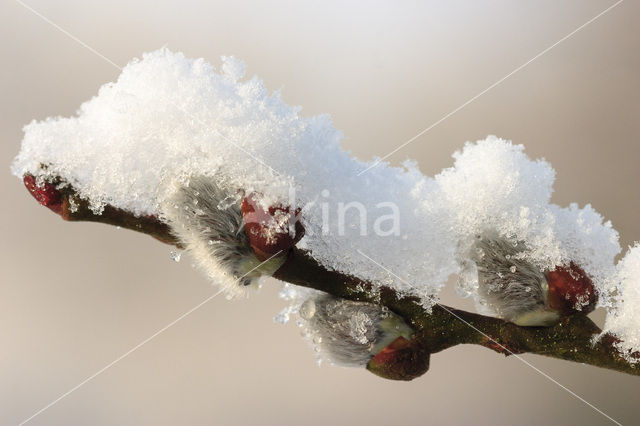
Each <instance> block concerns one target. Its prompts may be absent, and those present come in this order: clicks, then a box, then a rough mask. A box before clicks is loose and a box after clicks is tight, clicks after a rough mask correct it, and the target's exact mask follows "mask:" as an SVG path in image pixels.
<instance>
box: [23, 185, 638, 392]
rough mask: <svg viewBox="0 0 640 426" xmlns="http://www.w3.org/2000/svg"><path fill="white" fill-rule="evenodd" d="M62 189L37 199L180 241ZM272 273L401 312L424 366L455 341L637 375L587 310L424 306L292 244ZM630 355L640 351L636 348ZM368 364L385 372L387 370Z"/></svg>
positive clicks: (77, 217)
mask: <svg viewBox="0 0 640 426" xmlns="http://www.w3.org/2000/svg"><path fill="white" fill-rule="evenodd" d="M25 183H26V180H25ZM27 188H29V185H28V184H27ZM30 190H31V189H30ZM59 191H60V193H61V195H62V199H61V200H58V201H57V202H59V205H58V204H56V208H53V207H52V206H51V205H47V204H45V203H44V202H43V201H42V200H41V199H38V201H40V202H41V204H45V205H47V206H48V207H49V208H50V209H52V210H53V211H55V212H56V213H58V214H59V215H60V216H61V217H62V218H63V219H64V220H67V221H90V222H99V223H106V224H109V225H115V226H120V227H122V228H127V229H131V230H134V231H137V232H142V233H144V234H148V235H151V236H152V237H154V238H156V239H158V240H160V241H162V242H165V243H167V244H172V245H175V246H177V247H180V245H179V242H178V240H177V238H176V237H174V236H173V235H172V234H171V231H170V228H169V227H168V226H167V225H166V224H165V223H163V222H162V221H160V220H159V219H158V218H157V217H154V216H135V215H133V214H132V213H130V212H127V211H125V210H122V209H118V208H115V207H112V206H106V207H105V208H104V211H103V212H102V213H101V214H96V213H94V212H93V211H92V210H91V209H90V208H89V205H88V203H87V202H86V201H84V200H81V199H79V198H78V197H77V195H76V194H75V192H74V191H73V188H71V187H69V186H67V187H65V188H63V189H61V190H59ZM32 193H33V191H32ZM34 196H36V195H35V194H34ZM36 198H38V197H37V196H36ZM274 277H275V278H277V279H279V280H282V281H285V282H288V283H291V284H295V285H299V286H303V287H308V288H313V289H316V290H320V291H323V292H326V293H329V294H331V295H333V296H336V297H340V298H344V299H348V300H353V301H363V302H370V303H375V304H378V305H381V306H385V307H387V308H389V309H390V310H392V311H393V312H395V313H396V314H398V315H400V316H402V317H403V318H404V319H405V321H406V322H407V323H408V324H410V325H411V326H412V327H413V329H414V330H415V335H414V337H413V341H414V342H415V343H416V344H418V345H419V347H420V348H422V349H421V350H420V351H418V352H417V355H416V354H415V353H414V354H413V357H414V358H413V359H412V362H422V363H424V365H425V366H426V367H425V369H424V370H425V371H426V368H428V362H429V357H430V354H432V353H436V352H440V351H442V350H445V349H447V348H450V347H452V346H456V345H460V344H475V345H480V346H483V347H486V348H489V349H491V350H493V351H495V352H498V353H501V354H504V355H512V354H521V353H533V354H538V355H544V356H548V357H552V358H557V359H563V360H567V361H574V362H580V363H584V364H589V365H593V366H597V367H602V368H608V369H611V370H615V371H619V372H623V373H627V374H633V375H640V364H634V363H630V362H628V361H627V359H625V358H624V357H623V356H622V355H621V354H620V353H619V351H618V350H617V349H616V347H615V344H616V343H617V342H618V341H617V339H616V338H614V337H613V336H610V335H605V336H603V337H601V338H600V339H597V340H596V341H594V337H596V336H598V335H599V334H600V333H601V330H600V329H599V328H598V327H597V326H596V325H595V324H594V323H593V321H591V320H590V319H589V318H588V317H587V316H586V315H584V314H580V313H577V314H574V315H572V316H570V317H568V318H565V319H564V320H563V321H561V322H560V323H558V324H557V325H555V326H553V327H520V326H517V325H515V324H512V323H510V322H507V321H503V320H501V319H498V318H493V317H487V316H484V315H479V314H475V313H471V312H466V311H461V310H458V309H454V308H449V307H447V306H443V305H439V304H436V305H435V306H434V307H433V308H432V309H431V310H430V311H428V310H426V309H425V308H424V307H422V306H421V305H420V303H419V299H418V298H416V297H411V296H402V295H399V294H398V293H397V292H396V291H394V290H393V289H390V288H388V287H382V288H379V289H378V288H375V287H374V286H373V285H372V284H371V283H369V282H366V281H364V280H361V279H359V278H357V277H354V276H351V275H347V274H342V273H340V272H336V271H331V270H328V269H327V268H325V267H324V266H322V265H320V264H319V263H318V262H317V261H316V260H315V259H314V258H313V257H311V256H310V255H309V254H308V253H306V252H305V251H303V250H300V249H297V248H295V247H294V248H293V249H292V250H291V251H290V253H289V254H288V258H287V261H286V262H285V263H284V265H282V266H281V267H280V269H278V271H276V273H275V274H274ZM634 355H635V356H638V357H639V358H640V354H637V353H636V354H634ZM369 367H371V365H370V366H369ZM370 369H371V370H372V371H373V372H374V373H376V374H381V375H383V376H385V372H384V371H382V372H381V371H376V370H375V369H372V368H370ZM393 378H396V379H398V378H399V379H405V380H406V379H411V378H413V377H402V375H400V376H397V375H396V376H394V377H393Z"/></svg>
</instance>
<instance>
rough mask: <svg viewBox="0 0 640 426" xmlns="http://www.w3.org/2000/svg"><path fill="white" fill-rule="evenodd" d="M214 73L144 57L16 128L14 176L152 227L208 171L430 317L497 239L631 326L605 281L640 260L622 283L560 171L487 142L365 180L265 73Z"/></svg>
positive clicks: (606, 236) (306, 244) (598, 224)
mask: <svg viewBox="0 0 640 426" xmlns="http://www.w3.org/2000/svg"><path fill="white" fill-rule="evenodd" d="M220 69H221V71H217V70H216V68H215V67H214V66H213V65H211V64H209V63H208V62H206V61H205V60H204V59H195V60H194V59H188V58H185V57H184V56H183V55H182V54H181V53H173V52H171V51H169V50H167V49H160V50H157V51H155V52H151V53H147V54H144V55H143V56H142V59H140V60H133V61H131V62H130V63H129V64H128V65H127V66H126V67H125V68H124V70H123V72H122V74H121V75H120V76H119V78H118V79H117V81H116V82H114V83H107V84H105V85H104V86H102V87H101V88H100V90H99V93H98V95H97V96H95V97H93V98H92V99H90V100H89V101H87V102H85V103H83V104H82V105H81V106H80V108H79V110H78V112H77V115H76V116H74V117H70V118H63V117H54V118H47V119H45V120H43V121H33V122H31V123H30V124H28V125H27V126H25V128H24V132H25V135H24V140H23V142H22V148H21V151H20V153H19V155H18V156H17V157H16V159H15V161H14V163H13V166H12V171H13V173H14V174H15V175H17V176H19V177H22V176H23V175H24V174H25V173H31V174H33V175H36V176H38V177H39V178H41V179H42V178H44V179H47V178H50V177H54V176H55V177H61V178H62V179H63V180H64V181H65V182H66V183H68V184H71V185H73V186H74V187H75V188H76V189H77V190H78V192H79V195H80V196H81V197H83V198H86V199H87V200H89V202H90V205H91V207H92V208H93V209H94V210H95V211H96V212H100V211H101V209H102V208H103V207H104V206H105V205H106V204H110V205H113V206H115V207H118V208H122V209H125V210H128V211H131V212H133V213H134V214H136V215H148V214H151V215H157V216H159V217H160V218H163V217H164V214H163V211H162V206H163V202H164V201H165V200H167V199H169V198H170V197H171V195H172V193H173V192H172V191H175V188H176V187H180V185H181V183H184V182H187V181H188V180H189V178H190V177H193V176H204V177H213V176H215V177H216V179H217V182H216V183H217V185H219V186H220V187H222V188H223V189H224V190H226V191H228V192H229V193H231V194H240V192H239V190H242V191H244V192H245V193H254V194H258V199H259V202H260V203H261V204H262V205H263V206H264V207H268V206H271V205H277V204H282V205H289V206H292V207H295V208H300V209H302V220H303V225H304V227H305V231H306V233H305V237H304V238H303V239H302V240H301V241H300V242H299V243H298V245H299V247H302V248H304V249H306V250H309V251H310V253H311V254H312V255H313V256H314V257H315V258H316V259H317V260H318V261H319V262H320V263H321V264H323V265H325V266H326V267H327V268H329V269H335V270H337V271H341V272H344V273H347V274H352V275H356V276H359V277H360V278H363V279H365V280H369V281H371V282H372V283H373V284H374V285H376V286H383V285H385V286H390V287H392V288H395V289H397V290H398V291H399V292H401V293H407V294H412V295H417V296H419V297H420V298H422V300H423V305H424V306H425V307H426V308H429V307H431V306H432V305H433V304H434V303H436V301H437V295H438V293H439V291H440V289H441V288H442V287H443V286H444V284H445V283H446V281H447V279H448V278H449V277H450V276H451V275H452V274H458V275H459V277H460V278H459V285H458V291H459V293H460V294H461V295H464V296H473V297H476V298H477V292H476V289H477V285H478V284H477V273H476V272H475V270H474V268H475V265H474V264H473V262H470V259H471V258H472V256H470V253H469V250H470V249H471V248H472V247H473V241H474V238H476V237H477V236H478V235H482V234H484V233H487V232H491V233H494V234H497V235H498V236H500V237H501V238H504V239H505V240H507V241H510V242H512V243H513V244H514V246H515V245H517V244H524V245H525V246H526V250H525V251H524V252H523V253H522V257H523V259H524V260H526V261H528V262H530V263H532V264H534V265H536V266H538V267H540V269H541V270H546V269H553V268H554V267H555V266H557V265H563V264H568V263H569V262H570V261H574V262H576V263H577V264H579V265H580V266H581V267H582V268H583V269H584V270H585V271H586V273H587V274H588V275H589V276H591V278H592V279H593V281H594V284H595V286H596V288H597V289H598V290H599V292H600V293H601V298H600V303H601V305H602V306H605V307H611V306H615V316H613V317H611V318H610V319H609V320H608V321H609V325H610V327H611V330H612V331H614V332H615V333H619V334H620V335H624V336H630V334H629V332H628V329H627V328H625V327H623V324H622V323H628V322H633V324H638V318H637V317H636V316H634V315H633V312H632V311H628V309H626V308H622V307H621V306H619V301H620V295H617V296H616V294H617V286H612V284H611V277H612V276H613V275H614V274H617V275H616V276H619V277H623V276H624V277H625V278H624V279H622V278H620V279H619V281H620V294H621V295H623V297H626V298H629V299H630V300H635V299H636V298H637V292H638V286H639V284H638V283H637V280H636V281H634V280H633V279H632V278H631V277H632V276H633V275H634V274H635V275H636V276H637V275H638V272H640V271H639V270H638V267H637V266H635V265H637V264H638V262H637V261H636V260H633V259H636V258H637V257H638V255H636V254H635V253H637V249H634V250H633V251H632V252H630V255H629V256H631V257H629V260H625V262H624V263H622V264H621V266H620V267H619V268H618V270H617V272H616V269H615V264H614V257H615V256H616V255H617V254H618V253H619V252H620V246H619V243H618V234H617V232H616V231H615V230H614V229H613V228H612V226H611V224H610V223H609V222H606V221H604V219H603V218H602V216H601V215H600V214H598V213H597V212H596V211H595V210H594V209H593V208H592V207H591V206H589V205H587V206H584V207H582V208H580V207H578V206H577V205H575V204H572V205H570V206H569V207H561V206H557V205H554V204H552V203H550V199H551V194H552V192H553V183H554V180H555V176H556V173H555V171H554V170H553V168H552V167H551V165H550V164H549V163H548V162H546V161H545V160H544V159H539V160H532V159H530V158H529V157H528V156H527V155H526V154H525V152H524V147H523V146H522V145H515V144H512V143H511V142H510V141H506V140H502V139H499V138H497V137H495V136H490V137H488V138H487V139H485V140H483V141H478V142H476V143H470V142H468V143H467V144H466V145H465V146H464V148H463V149H462V150H461V151H458V152H456V153H455V154H454V156H453V157H454V164H453V166H452V167H451V168H447V169H444V170H443V171H442V172H441V173H440V174H438V175H437V176H435V177H434V178H431V177H427V176H424V175H423V174H422V173H421V172H420V171H419V169H418V167H417V164H416V163H414V162H411V161H408V162H406V163H404V164H403V165H402V167H391V166H389V165H388V164H386V163H384V162H382V163H380V164H377V165H376V166H375V167H372V168H371V169H370V170H368V171H366V172H365V173H360V172H361V171H363V170H365V169H367V168H368V167H369V166H371V165H374V164H376V163H375V160H372V161H370V162H367V161H361V160H359V159H357V158H355V157H353V156H352V155H350V154H349V153H348V152H347V151H345V150H344V149H343V148H342V147H341V145H340V143H341V140H342V134H341V133H340V132H339V131H338V130H336V129H335V127H334V126H333V124H332V122H331V120H330V118H329V117H328V116H326V115H319V116H312V117H305V116H303V115H302V114H301V108H300V107H294V106H289V105H287V104H286V103H284V102H283V100H282V99H281V96H280V93H279V92H273V93H271V92H269V91H268V90H267V89H266V88H265V86H264V84H263V82H262V81H261V80H260V79H259V78H257V77H252V78H245V77H244V75H245V66H244V64H243V63H242V62H240V61H238V60H236V59H234V58H233V57H223V58H222V65H221V67H220ZM237 197H240V195H238V196H237ZM237 201H238V200H237V199H231V200H229V204H232V203H235V202H237ZM361 253H362V254H364V255H366V256H368V257H369V258H370V259H373V260H375V262H376V263H378V264H380V265H382V267H380V266H378V265H376V264H374V263H373V262H372V261H371V260H370V259H367V257H365V256H363V255H362V254H361ZM621 274H622V275H621ZM290 291H291V292H293V293H295V292H296V290H295V289H291V290H290ZM302 298H305V297H302ZM291 299H292V300H299V299H300V297H295V296H292V297H291ZM297 309H298V307H296V306H293V307H290V308H288V310H285V311H284V312H283V313H282V315H281V316H280V317H279V320H280V321H281V322H285V321H286V320H287V319H288V317H289V314H291V313H295V312H296V311H297ZM634 342H635V343H634V344H635V345H636V346H637V337H636V340H634Z"/></svg>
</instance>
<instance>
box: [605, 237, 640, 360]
mask: <svg viewBox="0 0 640 426" xmlns="http://www.w3.org/2000/svg"><path fill="white" fill-rule="evenodd" d="M611 289H612V290H613V291H615V295H614V296H613V306H612V309H610V310H609V312H608V313H607V319H606V321H605V324H604V329H603V333H611V334H613V335H615V336H616V337H618V338H619V339H620V340H621V342H619V343H618V344H617V346H618V348H619V349H620V351H621V352H622V353H623V354H624V355H626V356H627V359H628V360H629V361H631V362H638V361H639V359H638V358H637V357H631V356H630V355H631V354H632V353H633V352H638V351H640V245H639V244H638V243H636V244H635V245H634V246H633V247H630V248H629V250H628V251H627V253H626V255H625V256H624V258H623V259H622V260H620V262H618V265H617V268H616V273H615V275H614V276H613V278H612V279H611Z"/></svg>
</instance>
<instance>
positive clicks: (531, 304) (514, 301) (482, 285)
mask: <svg viewBox="0 0 640 426" xmlns="http://www.w3.org/2000/svg"><path fill="white" fill-rule="evenodd" d="M525 251H526V247H525V245H524V244H523V243H522V242H517V243H515V245H514V243H511V242H509V241H507V240H506V239H504V238H500V237H498V236H497V235H492V234H490V233H489V234H483V235H479V236H478V237H477V239H476V241H475V243H474V244H473V246H472V248H471V253H470V257H471V259H472V260H473V261H474V262H475V263H476V266H477V269H478V296H479V297H480V298H481V301H482V302H483V303H485V304H486V307H488V308H489V309H490V310H492V311H493V312H494V313H495V314H496V315H497V316H498V317H500V318H503V319H506V320H508V321H517V319H518V318H519V317H521V316H522V315H523V314H526V313H531V312H536V311H541V310H543V309H544V308H545V302H546V298H547V288H546V286H547V281H546V279H545V276H544V274H543V273H542V271H540V269H539V268H538V267H536V266H535V265H532V264H531V263H530V262H528V261H526V260H524V259H522V255H523V254H524V252H525Z"/></svg>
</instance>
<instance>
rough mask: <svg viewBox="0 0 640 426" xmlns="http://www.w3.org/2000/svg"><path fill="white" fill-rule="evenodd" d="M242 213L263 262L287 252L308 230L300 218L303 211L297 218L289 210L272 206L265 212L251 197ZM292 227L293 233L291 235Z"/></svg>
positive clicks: (298, 211)
mask: <svg viewBox="0 0 640 426" xmlns="http://www.w3.org/2000/svg"><path fill="white" fill-rule="evenodd" d="M241 210H242V216H243V218H244V226H245V232H246V233H247V236H248V237H249V242H250V243H251V247H253V250H254V251H255V253H256V256H257V257H258V259H260V260H261V261H264V260H267V259H268V258H269V257H271V256H273V255H274V254H276V253H278V252H286V251H287V250H289V249H290V248H291V247H293V246H294V245H295V244H296V243H297V242H298V241H300V239H301V238H302V237H303V236H304V227H303V226H302V224H301V223H300V221H299V220H298V217H297V216H298V215H299V214H300V209H296V211H295V213H293V214H292V213H291V212H290V210H289V207H281V206H275V207H274V206H272V207H269V208H268V209H267V210H265V209H264V208H262V207H261V206H260V204H258V203H257V202H256V201H255V198H254V197H253V196H252V195H249V196H247V197H245V198H244V199H243V200H242V206H241ZM292 225H293V233H292V232H290V228H291V226H292Z"/></svg>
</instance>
